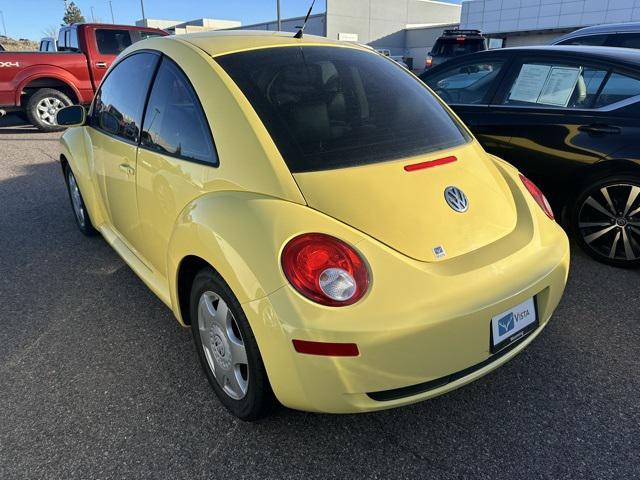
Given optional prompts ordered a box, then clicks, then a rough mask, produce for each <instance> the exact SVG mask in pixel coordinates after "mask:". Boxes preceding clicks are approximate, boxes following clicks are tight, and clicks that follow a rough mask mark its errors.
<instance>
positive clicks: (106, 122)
mask: <svg viewBox="0 0 640 480" xmlns="http://www.w3.org/2000/svg"><path fill="white" fill-rule="evenodd" d="M99 120H100V128H102V129H103V130H104V131H106V132H108V133H111V134H113V135H115V134H117V133H118V132H119V131H120V122H119V121H118V118H117V117H116V116H115V115H114V114H113V113H111V112H107V111H104V110H103V111H102V112H100V118H99Z"/></svg>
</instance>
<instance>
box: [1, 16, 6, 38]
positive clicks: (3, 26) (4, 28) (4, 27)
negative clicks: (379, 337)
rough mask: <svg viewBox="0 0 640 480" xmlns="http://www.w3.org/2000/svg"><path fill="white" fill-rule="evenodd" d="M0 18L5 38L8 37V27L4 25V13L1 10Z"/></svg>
mask: <svg viewBox="0 0 640 480" xmlns="http://www.w3.org/2000/svg"><path fill="white" fill-rule="evenodd" d="M0 17H2V30H4V36H5V37H6V36H7V26H6V25H5V24H4V12H3V11H2V10H0Z"/></svg>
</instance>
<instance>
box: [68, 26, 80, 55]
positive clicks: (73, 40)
mask: <svg viewBox="0 0 640 480" xmlns="http://www.w3.org/2000/svg"><path fill="white" fill-rule="evenodd" d="M67 46H68V47H69V51H70V52H79V51H80V47H79V45H78V30H77V29H75V28H70V29H69V42H68V43H67Z"/></svg>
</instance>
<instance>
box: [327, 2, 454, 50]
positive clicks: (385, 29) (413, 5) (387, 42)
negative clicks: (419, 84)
mask: <svg viewBox="0 0 640 480" xmlns="http://www.w3.org/2000/svg"><path fill="white" fill-rule="evenodd" d="M460 11H461V7H460V5H454V4H449V3H442V2H435V1H430V0H394V1H389V0H327V37H329V38H334V39H338V38H339V37H340V34H353V35H357V41H358V42H360V43H367V44H369V45H371V46H373V47H375V48H386V49H389V50H390V51H391V54H392V55H404V54H405V53H406V52H405V49H406V48H405V41H406V40H405V38H406V32H405V28H406V26H407V25H408V24H427V23H428V24H434V23H458V21H459V19H460Z"/></svg>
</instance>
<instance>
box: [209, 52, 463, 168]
mask: <svg viewBox="0 0 640 480" xmlns="http://www.w3.org/2000/svg"><path fill="white" fill-rule="evenodd" d="M216 60H217V61H218V62H219V63H220V65H221V66H222V67H223V68H224V69H225V70H226V72H227V73H228V74H229V75H230V76H231V78H232V79H233V80H234V81H235V82H236V84H237V85H238V87H239V88H240V89H241V90H242V92H243V93H244V95H245V96H246V97H247V99H248V100H249V102H250V103H251V104H252V106H253V108H254V109H255V111H256V113H257V114H258V115H259V117H260V119H261V120H262V122H263V123H264V125H265V127H266V128H267V130H268V131H269V134H270V135H271V137H272V138H273V141H274V142H275V144H276V146H277V147H278V149H279V150H280V153H281V154H282V156H283V158H284V160H285V161H286V162H287V165H288V167H289V169H290V170H291V171H292V172H305V171H317V170H329V169H333V168H341V167H350V166H355V165H365V164H369V163H375V162H382V161H386V160H391V159H398V158H403V157H409V156H413V155H419V154H424V153H427V152H432V151H435V150H441V149H445V148H450V147H453V146H456V145H460V144H463V143H465V142H467V141H468V137H467V135H466V133H464V130H463V129H462V127H461V126H460V125H459V124H458V123H457V122H456V121H455V120H454V119H453V118H452V117H451V116H450V115H449V114H448V113H447V111H446V110H445V109H444V108H443V107H442V105H441V104H440V103H439V102H438V101H437V100H436V99H435V98H434V96H433V95H431V94H430V93H429V91H428V90H427V89H426V88H425V87H424V85H423V84H422V83H421V82H420V81H419V80H417V79H416V78H414V77H413V76H411V75H410V74H409V73H407V72H406V71H405V70H404V69H403V68H402V67H400V66H399V65H397V64H395V63H394V62H392V61H390V60H389V59H387V58H384V57H382V56H380V55H377V54H373V53H368V52H364V51H360V50H355V49H352V48H337V47H280V48H267V49H261V50H252V51H248V52H241V53H233V54H229V55H225V56H222V57H218V58H216Z"/></svg>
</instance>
